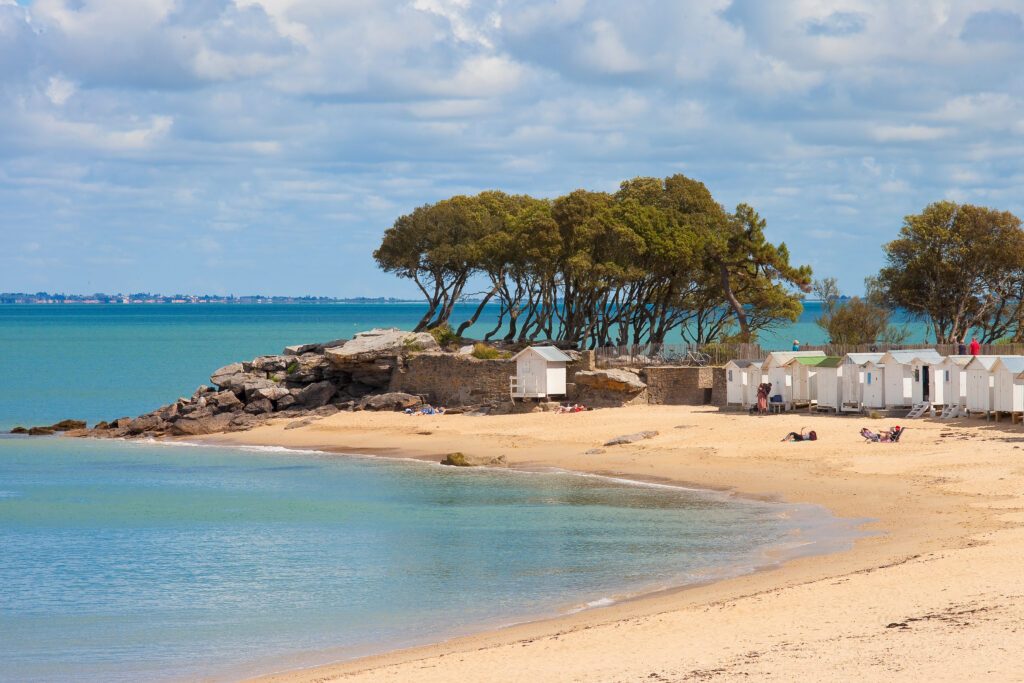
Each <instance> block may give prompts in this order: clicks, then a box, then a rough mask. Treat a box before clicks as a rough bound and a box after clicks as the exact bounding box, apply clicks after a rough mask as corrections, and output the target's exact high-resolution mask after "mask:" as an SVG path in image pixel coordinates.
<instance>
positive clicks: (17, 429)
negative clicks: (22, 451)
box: [11, 427, 28, 434]
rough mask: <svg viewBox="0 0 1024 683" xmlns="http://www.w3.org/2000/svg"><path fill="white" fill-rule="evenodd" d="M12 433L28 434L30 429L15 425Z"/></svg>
mask: <svg viewBox="0 0 1024 683" xmlns="http://www.w3.org/2000/svg"><path fill="white" fill-rule="evenodd" d="M11 434H28V430H27V429H25V428H24V427H15V428H14V429H12V430H11Z"/></svg>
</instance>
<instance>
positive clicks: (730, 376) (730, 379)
mask: <svg viewBox="0 0 1024 683" xmlns="http://www.w3.org/2000/svg"><path fill="white" fill-rule="evenodd" d="M729 381H730V382H731V381H732V370H730V371H729Z"/></svg>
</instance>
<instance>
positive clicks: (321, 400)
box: [292, 382, 338, 408]
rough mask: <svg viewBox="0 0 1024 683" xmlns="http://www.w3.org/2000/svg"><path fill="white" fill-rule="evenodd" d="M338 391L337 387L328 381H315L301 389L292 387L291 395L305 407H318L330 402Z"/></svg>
mask: <svg viewBox="0 0 1024 683" xmlns="http://www.w3.org/2000/svg"><path fill="white" fill-rule="evenodd" d="M336 393H338V387H336V386H334V385H333V384H331V383H330V382H317V383H315V384H310V385H309V386H306V387H303V388H301V389H293V390H292V396H294V397H295V400H296V401H297V402H298V403H299V404H300V405H303V406H305V407H306V408H319V407H320V406H322V405H326V404H327V403H329V402H330V400H331V399H332V398H334V395H335V394H336Z"/></svg>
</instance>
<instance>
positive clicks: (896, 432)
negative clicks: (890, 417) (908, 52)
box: [860, 425, 903, 443]
mask: <svg viewBox="0 0 1024 683" xmlns="http://www.w3.org/2000/svg"><path fill="white" fill-rule="evenodd" d="M860 435H861V436H862V437H864V440H865V441H866V442H868V443H896V442H897V441H899V440H900V436H902V435H903V428H902V427H900V426H899V425H896V426H895V427H892V428H891V429H887V430H886V431H884V432H882V433H880V434H876V433H875V432H873V431H871V430H870V429H868V428H867V427H863V428H862V429H861V430H860Z"/></svg>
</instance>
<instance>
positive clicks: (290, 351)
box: [281, 344, 320, 356]
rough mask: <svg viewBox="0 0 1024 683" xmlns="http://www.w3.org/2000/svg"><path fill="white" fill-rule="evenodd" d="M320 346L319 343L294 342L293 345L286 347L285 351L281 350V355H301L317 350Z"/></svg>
mask: <svg viewBox="0 0 1024 683" xmlns="http://www.w3.org/2000/svg"><path fill="white" fill-rule="evenodd" d="M319 346H320V345H319V344H294V345H293V346H286V347H284V351H282V352H281V355H284V356H301V355H302V354H304V353H309V352H310V351H316V350H317V348H318V347H319Z"/></svg>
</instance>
